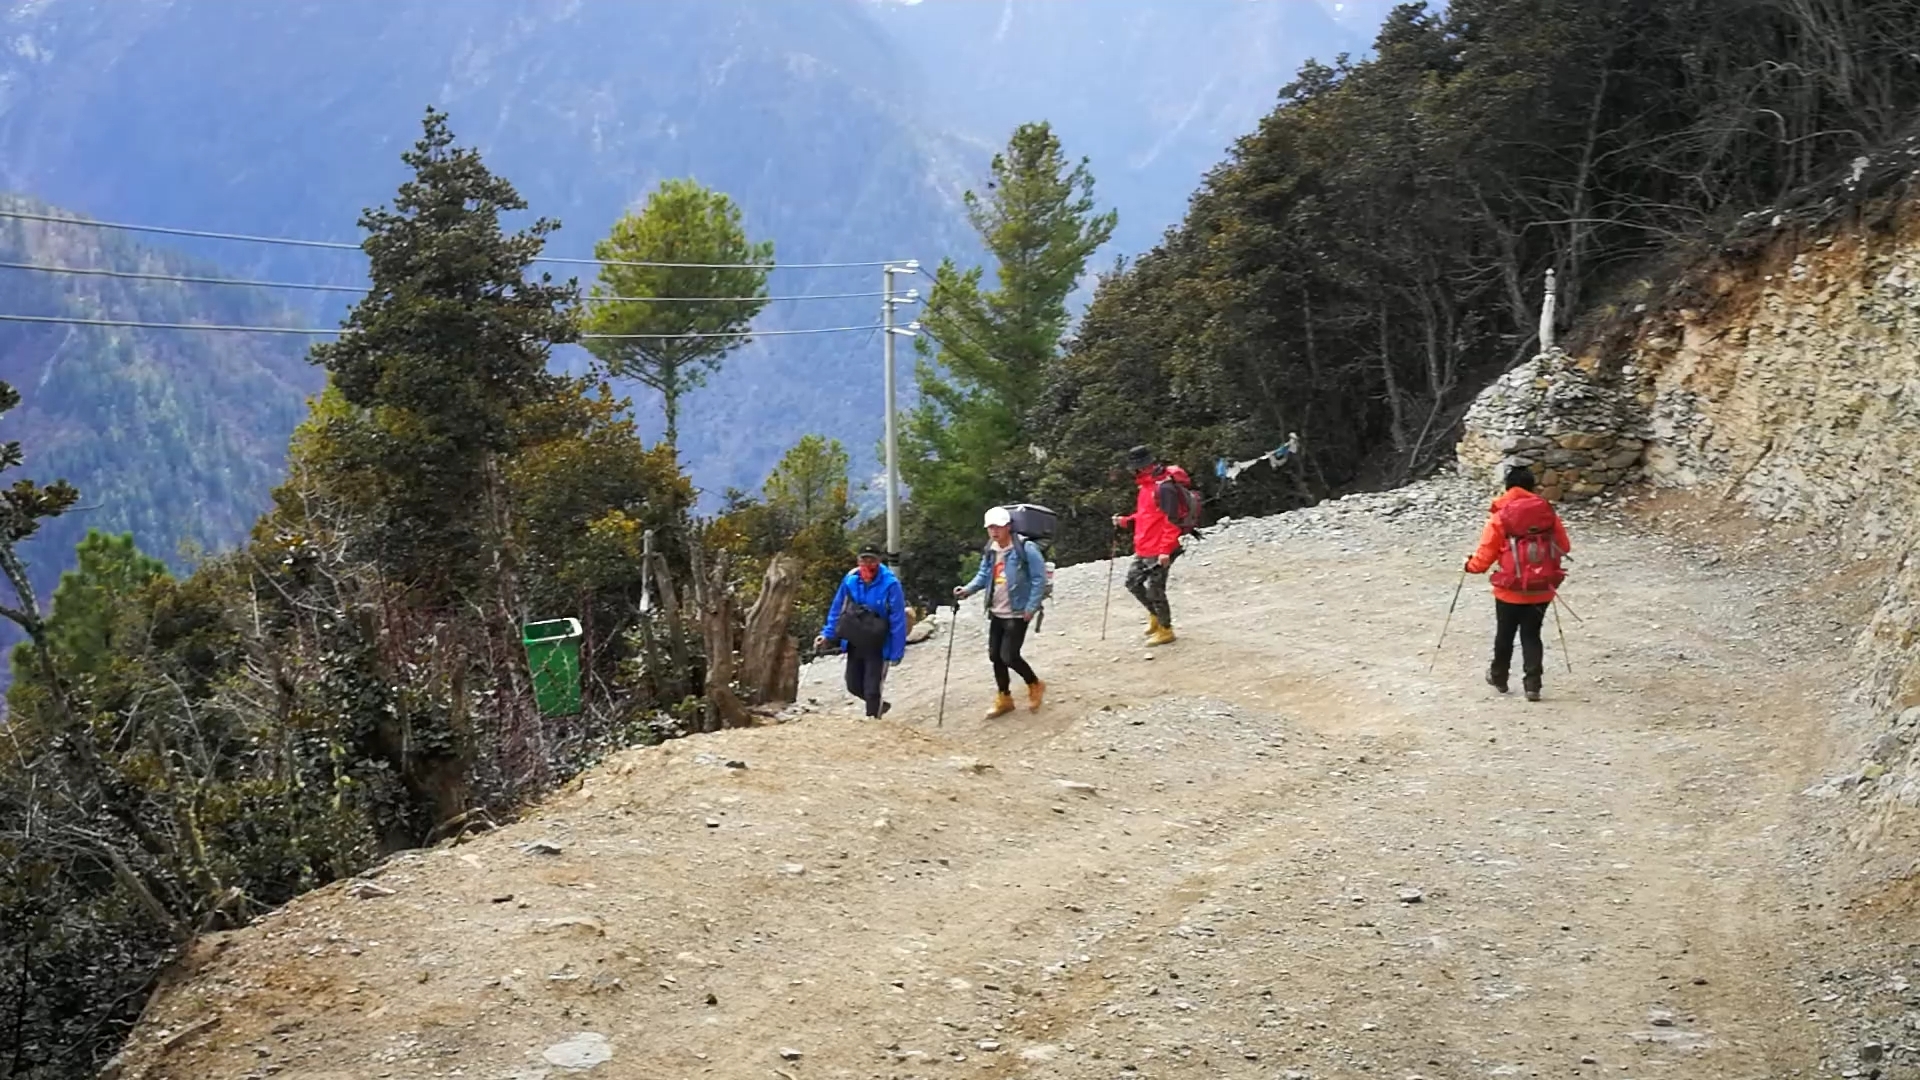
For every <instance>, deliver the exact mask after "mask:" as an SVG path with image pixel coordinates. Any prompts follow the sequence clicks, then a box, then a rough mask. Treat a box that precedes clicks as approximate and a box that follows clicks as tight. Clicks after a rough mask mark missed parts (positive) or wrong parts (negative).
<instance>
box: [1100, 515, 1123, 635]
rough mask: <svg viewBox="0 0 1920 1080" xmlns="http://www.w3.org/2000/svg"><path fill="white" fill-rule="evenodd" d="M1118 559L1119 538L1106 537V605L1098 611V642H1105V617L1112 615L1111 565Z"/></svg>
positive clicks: (1114, 536) (1114, 535)
mask: <svg viewBox="0 0 1920 1080" xmlns="http://www.w3.org/2000/svg"><path fill="white" fill-rule="evenodd" d="M1119 557H1120V537H1119V535H1118V534H1113V535H1110V536H1108V537H1107V603H1106V606H1105V607H1103V608H1101V610H1100V640H1101V641H1105V640H1107V617H1108V616H1109V615H1112V614H1113V563H1114V560H1115V559H1118V558H1119Z"/></svg>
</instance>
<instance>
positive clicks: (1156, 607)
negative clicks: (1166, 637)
mask: <svg viewBox="0 0 1920 1080" xmlns="http://www.w3.org/2000/svg"><path fill="white" fill-rule="evenodd" d="M1179 557H1180V553H1179V552H1177V551H1176V552H1174V553H1173V559H1177V558H1179ZM1173 559H1168V560H1167V565H1165V566H1161V565H1160V560H1159V559H1143V558H1140V557H1138V556H1136V557H1135V558H1134V560H1133V566H1132V568H1130V569H1129V570H1128V571H1127V591H1128V592H1130V593H1132V594H1133V598H1134V599H1135V600H1138V601H1140V604H1141V606H1142V607H1144V608H1146V609H1147V612H1148V614H1151V615H1153V616H1154V617H1155V618H1157V619H1159V620H1160V625H1162V626H1172V625H1173V609H1172V608H1170V607H1168V606H1167V572H1168V571H1169V570H1172V569H1173Z"/></svg>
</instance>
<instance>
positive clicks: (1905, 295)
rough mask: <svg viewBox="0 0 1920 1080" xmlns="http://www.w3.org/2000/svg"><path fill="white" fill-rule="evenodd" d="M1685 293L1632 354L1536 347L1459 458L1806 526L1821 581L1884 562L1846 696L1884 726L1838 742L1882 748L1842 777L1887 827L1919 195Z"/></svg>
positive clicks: (1811, 566) (1894, 743) (1917, 482)
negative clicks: (1694, 500) (1878, 805)
mask: <svg viewBox="0 0 1920 1080" xmlns="http://www.w3.org/2000/svg"><path fill="white" fill-rule="evenodd" d="M1684 286H1685V287H1684V289H1683V290H1682V291H1681V293H1680V294H1679V295H1680V296H1681V298H1680V299H1677V300H1676V301H1675V302H1674V303H1672V304H1671V305H1670V306H1668V307H1665V308H1663V309H1659V310H1655V311H1652V312H1650V313H1648V314H1646V315H1645V316H1644V317H1643V319H1642V321H1641V323H1640V325H1639V326H1638V328H1637V330H1636V331H1635V333H1634V334H1633V335H1632V336H1631V337H1630V338H1629V339H1628V340H1627V343H1626V344H1625V345H1624V347H1616V348H1614V349H1611V350H1594V351H1592V352H1591V353H1590V354H1589V355H1585V356H1579V357H1570V356H1566V355H1564V354H1557V353H1556V354H1553V355H1549V356H1544V357H1540V358H1537V359H1536V360H1534V361H1532V362H1531V363H1529V364H1527V365H1524V366H1522V367H1521V368H1518V369H1516V370H1515V371H1513V372H1511V373H1510V374H1508V375H1507V376H1506V377H1504V378H1502V379H1501V380H1500V381H1499V382H1498V383H1496V384H1495V385H1494V386H1492V387H1490V388H1489V389H1488V390H1487V391H1486V392H1485V393H1483V394H1482V395H1481V398H1480V399H1479V400H1478V401H1477V402H1476V403H1475V405H1474V407H1473V409H1472V411H1471V412H1470V413H1469V414H1468V417H1467V431H1466V434H1465V437H1464V438H1463V439H1462V441H1461V443H1460V446H1459V448H1458V455H1459V459H1460V463H1461V466H1462V468H1463V469H1465V470H1467V471H1468V472H1470V473H1473V474H1475V475H1476V476H1478V477H1480V478H1483V479H1488V480H1491V479H1492V475H1493V473H1494V472H1495V471H1496V470H1497V468H1498V467H1499V466H1500V465H1501V464H1502V463H1503V462H1507V461H1514V460H1525V461H1530V462H1535V463H1538V464H1539V465H1540V466H1541V468H1542V469H1543V478H1544V479H1546V480H1547V484H1546V486H1547V487H1548V488H1550V489H1551V491H1552V493H1553V494H1555V495H1557V496H1560V497H1564V498H1574V499H1577V498H1581V497H1586V496H1592V495H1597V494H1600V493H1601V492H1603V491H1606V490H1608V489H1609V488H1611V487H1613V486H1616V485H1620V484H1623V483H1627V482H1633V481H1642V480H1644V481H1646V482H1649V483H1651V484H1653V485H1655V486H1660V487H1671V488H1680V489H1691V490H1692V491H1693V492H1695V493H1696V494H1697V495H1698V496H1700V497H1702V498H1705V499H1707V500H1710V501H1714V502H1718V503H1724V504H1726V505H1727V507H1728V508H1729V509H1733V508H1738V509H1742V510H1744V511H1745V512H1746V513H1747V514H1748V515H1750V516H1751V517H1753V518H1755V519H1758V520H1760V521H1762V522H1765V523H1767V524H1768V525H1769V526H1771V527H1773V528H1774V529H1776V530H1779V531H1781V532H1783V533H1785V534H1788V535H1791V536H1792V537H1794V538H1796V539H1797V540H1798V541H1799V542H1800V543H1801V544H1802V545H1803V550H1805V551H1807V552H1808V553H1809V559H1808V565H1807V572H1808V573H1809V574H1820V573H1837V572H1840V571H1841V570H1842V568H1847V569H1849V570H1850V571H1851V572H1855V573H1876V572H1882V571H1884V576H1885V591H1884V594H1883V596H1882V599H1881V602H1880V604H1879V607H1878V609H1877V611H1875V612H1874V613H1873V614H1872V616H1871V617H1870V618H1869V619H1868V620H1867V621H1866V622H1865V624H1864V625H1863V626H1861V627H1860V628H1859V637H1858V641H1857V644H1856V646H1855V660H1856V662H1857V664H1858V667H1859V671H1860V674H1861V678H1860V682H1859V690H1858V696H1857V700H1856V701H1855V702H1852V703H1846V704H1848V705H1850V706H1852V707H1854V708H1857V709H1860V710H1861V711H1863V712H1864V713H1867V714H1870V715H1872V716H1873V717H1875V718H1876V721H1877V722H1876V723H1875V724H1874V725H1873V727H1872V729H1871V731H1869V732H1857V731H1856V732H1853V733H1852V734H1853V737H1852V738H1844V737H1843V741H1847V742H1853V743H1856V744H1860V745H1863V746H1867V747H1870V749H1866V750H1864V751H1863V753H1862V754H1861V755H1860V761H1861V763H1862V764H1861V767H1860V768H1859V769H1858V770H1856V771H1855V772H1854V773H1853V774H1852V775H1851V776H1849V777H1846V778H1843V780H1844V781H1845V782H1844V783H1842V784H1841V785H1840V787H1841V788H1842V789H1852V788H1854V787H1856V786H1859V787H1861V789H1862V790H1865V791H1876V792H1879V793H1880V794H1882V795H1884V796H1886V799H1885V800H1884V801H1885V804H1886V806H1885V809H1884V810H1883V812H1882V813H1881V814H1880V815H1879V820H1878V826H1879V828H1878V829H1876V830H1875V831H1876V832H1879V833H1880V834H1881V835H1884V830H1885V828H1886V827H1887V826H1888V825H1889V824H1891V823H1892V819H1893V818H1898V817H1900V816H1902V815H1903V813H1904V810H1903V809H1902V808H1906V809H1911V808H1920V759H1916V757H1915V755H1914V752H1913V744H1914V742H1915V739H1916V736H1920V550H1917V549H1916V538H1920V202H1916V201H1915V200H1913V199H1911V198H1910V197H1909V198H1907V199H1906V201H1905V202H1904V203H1896V204H1893V205H1891V206H1886V207H1880V208H1878V209H1876V210H1872V211H1862V212H1861V213H1860V214H1858V215H1855V216H1854V217H1852V218H1850V219H1849V220H1848V221H1847V222H1845V223H1843V224H1840V225H1835V226H1830V227H1828V228H1825V229H1821V230H1799V229H1791V228H1788V229H1784V230H1782V231H1780V232H1779V234H1778V235H1777V236H1775V237H1773V238H1772V239H1771V241H1770V242H1769V243H1768V244H1767V245H1766V246H1765V248H1764V249H1763V250H1762V251H1761V252H1760V253H1759V254H1758V255H1757V256H1754V257H1750V258H1748V259H1745V260H1744V261H1741V262H1739V263H1737V264H1727V263H1722V264H1717V265H1714V266H1711V267H1707V268H1703V269H1701V270H1700V271H1698V272H1697V273H1695V274H1693V275H1692V276H1691V277H1690V278H1687V279H1685V281H1684ZM1841 704H1842V703H1836V708H1837V709H1838V708H1839V707H1840V706H1841ZM1902 846H1904V845H1902Z"/></svg>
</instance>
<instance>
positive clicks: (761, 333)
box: [580, 323, 880, 341]
mask: <svg viewBox="0 0 1920 1080" xmlns="http://www.w3.org/2000/svg"><path fill="white" fill-rule="evenodd" d="M878 329H880V324H879V323H874V324H873V325H871V326H822V327H816V328H813V329H809V330H740V331H737V332H729V333H723V334H581V335H580V340H582V341H679V340H681V339H683V338H747V337H789V336H794V335H799V334H851V333H855V332H857V331H861V330H878Z"/></svg>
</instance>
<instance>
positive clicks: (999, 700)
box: [987, 694, 1013, 720]
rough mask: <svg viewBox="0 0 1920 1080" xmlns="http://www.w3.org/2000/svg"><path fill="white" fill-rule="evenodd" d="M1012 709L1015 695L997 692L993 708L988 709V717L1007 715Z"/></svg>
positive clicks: (990, 718)
mask: <svg viewBox="0 0 1920 1080" xmlns="http://www.w3.org/2000/svg"><path fill="white" fill-rule="evenodd" d="M1012 711H1013V695H1012V694H995V695H994V698H993V708H991V709H988V710H987V719H989V720H992V719H994V718H995V717H1000V716H1005V715H1007V714H1008V713H1010V712H1012Z"/></svg>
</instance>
